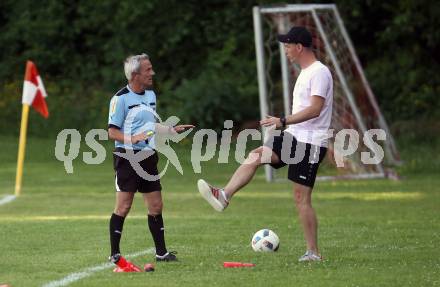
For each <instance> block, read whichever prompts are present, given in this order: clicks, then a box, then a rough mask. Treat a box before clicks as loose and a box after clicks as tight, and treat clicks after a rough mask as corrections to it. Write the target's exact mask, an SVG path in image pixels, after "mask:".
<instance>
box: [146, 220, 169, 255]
mask: <svg viewBox="0 0 440 287" xmlns="http://www.w3.org/2000/svg"><path fill="white" fill-rule="evenodd" d="M148 227H149V228H150V232H151V235H152V236H153V240H154V245H155V246H156V254H157V255H160V256H162V255H165V253H167V248H166V247H165V230H164V227H163V219H162V214H159V215H150V214H148Z"/></svg>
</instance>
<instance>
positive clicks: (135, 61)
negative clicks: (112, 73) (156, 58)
mask: <svg viewBox="0 0 440 287" xmlns="http://www.w3.org/2000/svg"><path fill="white" fill-rule="evenodd" d="M149 59H150V57H148V55H147V54H145V53H142V54H140V55H134V56H128V57H127V59H125V61H124V72H125V77H126V78H127V80H129V81H130V80H131V78H132V77H133V73H139V69H140V67H141V61H142V60H149Z"/></svg>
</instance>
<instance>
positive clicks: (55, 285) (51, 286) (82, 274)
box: [42, 248, 155, 287]
mask: <svg viewBox="0 0 440 287" xmlns="http://www.w3.org/2000/svg"><path fill="white" fill-rule="evenodd" d="M154 251H155V250H154V248H149V249H147V250H143V251H140V252H136V253H132V254H129V255H127V258H135V257H139V256H141V255H145V254H152V253H154ZM114 266H115V265H114V264H113V263H104V264H100V265H96V266H93V267H89V268H86V269H84V270H82V271H79V272H74V273H70V274H69V275H67V276H66V277H64V278H63V279H60V280H56V281H51V282H49V283H46V284H44V285H42V287H60V286H67V285H69V284H71V283H73V282H75V281H78V280H81V279H84V278H86V277H89V276H92V275H93V273H96V272H99V271H102V270H105V269H108V268H111V267H114Z"/></svg>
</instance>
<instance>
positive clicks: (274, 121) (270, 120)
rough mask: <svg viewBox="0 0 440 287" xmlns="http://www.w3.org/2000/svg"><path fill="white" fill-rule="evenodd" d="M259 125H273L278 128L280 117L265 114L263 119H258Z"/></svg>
mask: <svg viewBox="0 0 440 287" xmlns="http://www.w3.org/2000/svg"><path fill="white" fill-rule="evenodd" d="M260 125H262V126H263V127H270V126H273V125H275V127H277V128H279V127H281V125H282V124H281V120H280V118H277V117H273V116H266V118H265V119H264V120H261V121H260Z"/></svg>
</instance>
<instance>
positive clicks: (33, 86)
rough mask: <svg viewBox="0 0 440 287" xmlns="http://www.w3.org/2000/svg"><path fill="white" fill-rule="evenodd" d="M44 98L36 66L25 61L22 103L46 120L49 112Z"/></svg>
mask: <svg viewBox="0 0 440 287" xmlns="http://www.w3.org/2000/svg"><path fill="white" fill-rule="evenodd" d="M46 98H47V93H46V89H45V88H44V85H43V81H42V80H41V77H40V75H39V74H38V70H37V66H35V64H34V63H33V62H32V61H27V63H26V74H25V76H24V85H23V98H22V103H23V104H26V105H28V106H32V107H33V108H34V109H35V110H36V111H37V112H39V113H40V114H41V115H42V116H43V117H45V118H47V117H48V116H49V110H48V109H47V104H46V100H45V99H46Z"/></svg>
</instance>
